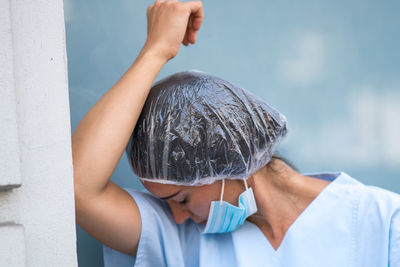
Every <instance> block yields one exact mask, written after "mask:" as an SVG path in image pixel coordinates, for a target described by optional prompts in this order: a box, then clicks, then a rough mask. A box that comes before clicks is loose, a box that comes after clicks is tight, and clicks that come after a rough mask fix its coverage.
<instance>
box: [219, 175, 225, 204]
mask: <svg viewBox="0 0 400 267" xmlns="http://www.w3.org/2000/svg"><path fill="white" fill-rule="evenodd" d="M224 189H225V179H222V190H221V199H220V202H219V204H220V205H222V198H223V196H224Z"/></svg>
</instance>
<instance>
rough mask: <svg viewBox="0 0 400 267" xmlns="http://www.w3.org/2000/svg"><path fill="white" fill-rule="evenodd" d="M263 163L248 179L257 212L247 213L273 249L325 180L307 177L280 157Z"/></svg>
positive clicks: (320, 188) (323, 186) (322, 186)
mask: <svg viewBox="0 0 400 267" xmlns="http://www.w3.org/2000/svg"><path fill="white" fill-rule="evenodd" d="M272 164H273V166H272V167H271V168H268V167H264V168H262V169H260V170H259V171H257V172H256V173H255V174H254V175H253V176H252V177H251V178H250V179H249V186H251V187H252V188H253V191H254V196H255V199H256V203H257V208H258V212H257V213H256V214H254V215H252V216H250V217H249V221H250V222H252V223H254V224H256V225H257V226H258V227H259V228H260V230H261V231H262V232H263V233H264V235H265V236H266V237H267V238H268V240H269V241H270V243H271V245H272V246H273V247H274V248H275V249H277V248H278V247H279V245H280V243H281V242H282V240H283V238H284V236H285V234H286V232H287V230H288V228H289V227H290V226H291V225H292V223H293V222H294V221H295V220H296V219H297V218H298V217H299V215H300V214H301V213H302V212H303V211H304V210H305V208H306V207H307V206H308V205H309V204H310V203H311V202H312V201H313V199H314V198H315V197H317V195H318V194H319V193H320V192H321V191H322V190H323V189H324V188H325V186H326V185H327V184H328V182H326V181H323V180H320V179H316V178H312V177H307V176H304V175H301V174H300V173H298V172H296V171H294V170H293V169H291V168H290V167H289V166H287V165H286V164H285V163H283V162H282V161H280V160H275V161H274V162H273V163H272Z"/></svg>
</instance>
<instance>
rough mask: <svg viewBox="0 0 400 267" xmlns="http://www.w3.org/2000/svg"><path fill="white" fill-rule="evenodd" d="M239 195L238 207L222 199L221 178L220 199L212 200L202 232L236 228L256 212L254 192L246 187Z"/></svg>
mask: <svg viewBox="0 0 400 267" xmlns="http://www.w3.org/2000/svg"><path fill="white" fill-rule="evenodd" d="M244 184H245V187H246V190H245V191H244V192H243V193H241V194H240V196H239V207H236V206H234V205H232V204H230V203H228V202H226V201H223V200H222V198H223V195H224V187H225V180H222V190H221V199H220V200H219V201H212V202H211V207H210V213H209V215H208V220H207V224H206V226H205V228H204V230H203V234H213V233H226V232H231V231H234V230H236V229H237V228H238V227H239V226H241V225H242V224H243V223H244V221H245V220H246V219H247V217H249V216H250V215H252V214H254V213H256V212H257V205H256V201H255V199H254V193H253V190H252V189H251V188H248V187H247V183H246V180H245V179H244Z"/></svg>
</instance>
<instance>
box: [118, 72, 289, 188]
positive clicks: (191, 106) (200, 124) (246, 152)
mask: <svg viewBox="0 0 400 267" xmlns="http://www.w3.org/2000/svg"><path fill="white" fill-rule="evenodd" d="M286 133H287V126H286V118H285V117H284V116H283V115H282V114H280V113H279V112H278V111H277V110H276V109H274V108H272V107H271V106H269V105H268V104H267V103H265V102H264V101H262V100H261V99H259V98H257V97H256V96H254V95H253V94H251V93H250V92H248V91H246V90H244V89H241V88H239V87H237V86H235V85H233V84H232V83H230V82H228V81H225V80H223V79H220V78H218V77H215V76H212V75H209V74H207V73H204V72H200V71H197V70H190V71H185V72H179V73H176V74H173V75H171V76H168V77H167V78H165V79H162V80H161V81H159V82H157V83H156V84H155V85H154V86H153V87H152V88H151V90H150V92H149V95H148V97H147V100H146V102H145V104H144V107H143V110H142V112H141V114H140V117H139V119H138V121H137V124H136V127H135V129H134V131H133V133H132V136H131V138H130V140H129V143H128V145H127V147H126V153H127V156H128V160H129V163H130V165H131V167H132V170H133V172H134V173H135V174H136V175H137V176H138V177H139V179H141V180H142V181H150V182H157V183H163V184H176V185H204V184H211V183H213V182H215V181H217V180H221V179H243V178H248V177H250V176H251V174H253V173H254V172H256V171H257V170H258V169H260V168H261V167H263V166H265V165H266V164H267V163H268V162H269V161H270V159H271V157H272V154H273V152H274V151H275V148H276V146H277V144H278V143H279V141H280V140H281V139H282V138H283V137H284V136H286Z"/></svg>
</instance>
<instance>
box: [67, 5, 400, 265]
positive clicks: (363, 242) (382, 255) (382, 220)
mask: <svg viewBox="0 0 400 267" xmlns="http://www.w3.org/2000/svg"><path fill="white" fill-rule="evenodd" d="M147 14H148V36H147V40H146V43H145V45H144V47H143V48H142V50H141V52H140V53H139V55H138V57H137V58H136V60H135V62H134V63H133V65H132V66H131V67H130V68H129V69H128V70H127V72H126V73H125V74H124V75H123V77H122V78H121V79H120V80H119V81H118V82H117V83H116V84H115V85H114V86H113V87H112V88H111V89H110V90H109V91H108V92H107V93H106V94H105V95H104V96H103V97H102V98H101V99H100V100H99V101H98V102H97V103H96V104H95V105H94V106H93V107H92V109H91V110H90V111H89V112H88V113H87V114H86V115H85V117H84V118H83V119H82V121H81V122H80V124H79V125H78V127H77V129H76V131H75V133H74V134H73V137H72V150H73V162H74V180H75V201H76V218H77V223H78V224H79V225H80V226H81V227H82V228H83V229H85V230H86V231H87V232H88V233H89V234H91V235H92V236H94V237H95V238H96V239H98V240H99V241H100V242H102V243H103V244H105V245H106V246H107V247H106V248H105V264H106V266H123V262H124V263H126V264H127V266H129V264H130V265H135V266H307V267H309V266H363V267H365V266H400V249H399V247H400V197H399V196H398V195H397V194H394V193H391V192H388V191H385V190H382V189H378V188H374V187H369V186H365V185H363V184H361V183H359V182H357V181H356V180H354V179H353V178H351V177H349V176H348V175H346V174H345V173H342V172H338V173H321V174H315V175H303V174H300V173H298V172H297V171H296V170H295V169H293V168H292V167H290V166H289V165H288V164H286V163H285V162H284V161H283V160H281V159H280V158H278V157H275V156H272V158H271V155H272V153H273V151H274V147H275V145H276V144H277V143H278V141H279V139H280V138H281V137H283V136H284V135H285V133H286V123H285V119H284V117H282V116H280V114H279V113H278V112H276V111H275V110H273V109H272V108H270V107H268V106H264V104H263V103H261V102H258V100H252V99H253V98H252V96H251V95H250V94H246V93H243V92H244V91H238V92H239V94H241V93H243V94H245V95H244V96H243V97H242V98H239V102H241V103H242V100H243V99H245V98H246V99H250V100H249V102H248V103H249V104H246V103H244V104H243V103H242V104H243V105H244V106H246V109H249V110H252V109H253V108H255V109H257V110H258V108H260V109H261V110H262V112H261V113H257V114H261V115H260V116H261V117H262V119H261V121H262V122H265V121H266V122H267V125H264V127H260V125H261V124H260V123H255V122H254V121H252V120H251V121H250V120H247V123H250V124H251V123H253V124H254V125H256V124H257V125H258V126H257V129H265V130H266V131H267V132H268V134H267V135H266V136H267V138H266V139H265V140H267V141H265V142H262V140H261V139H260V138H262V135H259V134H257V135H256V136H257V138H255V139H257V142H256V141H255V139H254V138H253V140H250V141H249V142H252V143H253V142H254V143H257V144H258V145H257V146H256V148H260V147H262V148H263V150H262V151H261V150H260V151H261V152H262V154H261V156H259V153H256V152H257V151H258V150H257V149H255V148H254V147H253V149H249V151H250V152H248V153H247V154H246V155H247V157H242V155H243V150H242V148H241V145H242V144H243V143H246V142H247V141H248V140H247V141H246V139H240V138H239V139H238V138H230V140H236V141H235V142H237V143H234V144H238V145H237V146H236V145H235V147H238V149H236V148H235V149H236V150H234V151H236V152H238V151H239V152H240V153H239V154H240V157H232V155H231V154H226V153H225V154H226V155H225V159H227V160H225V162H224V164H225V165H230V168H229V169H228V171H227V172H226V171H225V170H226V169H225V168H222V171H221V172H220V173H218V175H215V176H212V175H209V176H207V177H205V176H204V175H199V172H201V171H203V170H209V169H212V170H214V169H215V168H206V166H205V164H202V163H201V162H202V161H201V160H203V158H202V156H201V155H200V156H199V155H197V154H196V157H195V158H194V159H193V158H191V159H192V160H193V162H194V163H195V164H197V163H199V162H200V163H199V164H198V168H197V169H189V170H185V168H184V166H186V165H184V164H183V165H179V164H178V165H179V166H178V165H177V166H176V167H177V168H173V166H172V167H171V165H166V164H164V165H163V164H160V161H161V160H160V159H159V158H157V157H159V156H160V153H158V152H157V153H156V152H155V151H154V150H152V149H153V148H147V149H146V148H145V149H144V148H143V147H141V146H140V145H139V144H138V143H139V142H135V140H136V141H137V140H139V139H135V137H138V136H140V134H138V133H142V134H143V139H144V138H146V133H148V131H147V130H146V127H145V126H143V125H146V123H143V122H145V121H146V119H145V118H142V119H141V118H140V114H141V113H142V115H143V114H144V113H146V112H147V114H150V115H149V116H150V117H151V112H150V110H151V106H153V107H157V105H148V106H146V105H145V102H146V99H147V101H150V102H146V103H151V97H149V98H148V96H149V92H150V88H151V85H152V83H153V81H154V80H155V78H156V76H157V74H158V73H159V71H160V69H161V68H162V67H163V65H164V64H165V63H166V62H167V61H168V60H170V59H172V58H173V57H175V56H176V55H177V53H178V51H179V47H180V44H181V43H183V44H184V45H185V46H188V45H189V44H194V43H195V42H196V39H197V32H198V30H199V29H200V26H201V23H202V20H203V9H202V4H201V2H199V1H195V2H182V3H181V2H178V1H156V2H155V3H154V4H153V5H151V6H150V7H149V8H148V10H147ZM177 75H188V76H187V77H189V78H187V79H189V80H190V79H194V81H195V82H188V84H189V86H188V87H185V88H191V87H190V86H192V88H197V87H196V86H193V85H196V84H198V81H200V80H202V81H203V80H207V81H210V80H213V79H214V78H215V77H214V78H213V77H211V76H210V77H209V76H207V77H206V78H205V79H202V78H201V77H202V75H206V74H201V73H197V72H188V73H184V74H182V73H181V74H177ZM174 77H175V78H176V76H173V77H169V78H170V79H172V80H174V79H175V78H174ZM185 77H186V76H185ZM178 78H179V77H178ZM181 78H182V77H180V78H179V79H181ZM179 79H178V81H180V80H179ZM185 79H186V78H185ZM215 79H216V80H218V78H215ZM190 81H192V80H190ZM168 83H169V80H167V81H164V83H161V84H168ZM201 84H204V83H203V82H202V83H201ZM222 84H224V86H225V85H226V83H225V82H224V81H223V82H222ZM155 87H156V86H155ZM225 89H226V90H232V88H231V87H229V86H227V87H226V88H225ZM152 91H153V89H152ZM163 92H164V91H159V92H158V93H159V94H162V93H163ZM150 96H151V94H150ZM208 97H209V96H208ZM149 99H150V100H149ZM157 99H158V98H157ZM217 99H224V98H217ZM226 101H228V100H226ZM153 103H156V102H153ZM160 103H161V102H160ZM196 104H197V103H196ZM222 104H223V103H222ZM253 104H254V105H253ZM160 105H161V104H160ZM161 106H162V107H166V108H168V105H161ZM143 108H144V109H143ZM209 108H210V110H211V112H213V110H214V108H215V107H212V106H211V107H209ZM142 109H143V112H142ZM264 112H265V113H264ZM186 115H187V114H186ZM231 115H232V114H231ZM263 117H265V118H266V117H268V119H264V118H263ZM240 118H241V117H240ZM255 120H257V119H255ZM204 122H205V123H207V121H204ZM140 125H142V126H140ZM244 125H247V124H244ZM164 126H165V125H164ZM219 126H221V125H219V124H218V125H216V126H215V127H211V128H215V129H213V130H215V131H218V130H219V128H218V127H219ZM261 126H262V125H261ZM232 127H236V126H232ZM249 127H250V126H249ZM209 128H210V127H209ZM163 129H167V131H170V128H169V125H168V124H167V125H166V128H163ZM186 129H187V131H190V129H191V128H190V127H189V128H186ZM221 129H222V128H221ZM240 129H245V128H240ZM134 130H135V133H136V134H133V135H132V132H133V131H134ZM227 131H228V130H227ZM154 132H155V133H158V134H160V133H161V134H164V132H162V131H161V130H159V131H153V132H152V134H153V133H154ZM256 133H259V132H258V131H256ZM131 136H132V138H131V139H130V137H131ZM199 136H201V135H199ZM149 138H150V137H149ZM227 139H229V138H227ZM129 140H130V141H131V142H129ZM151 140H155V139H151ZM151 140H150V141H149V142H148V145H147V146H152V145H153V144H154V143H152V141H151ZM260 140H261V141H260ZM128 142H129V144H128ZM204 142H208V140H205V139H202V138H200V139H198V142H197V143H196V144H195V145H194V147H201V145H204ZM144 143H145V142H144ZM140 144H141V142H140ZM246 144H248V142H247V143H246ZM260 144H263V146H261V145H260ZM127 145H128V147H127ZM142 145H143V144H142ZM164 145H165V144H164ZM145 146H146V145H145ZM228 146H229V145H228ZM126 147H127V151H128V153H130V154H129V156H131V155H133V156H132V157H131V158H130V160H131V164H132V166H133V169H134V170H135V172H136V173H138V174H139V176H140V177H142V181H143V185H144V186H145V187H146V189H148V191H149V192H151V194H152V195H150V194H145V193H140V192H135V191H133V190H123V189H122V188H120V187H119V186H118V185H116V184H114V183H113V182H111V181H110V180H109V179H110V177H111V175H112V173H113V171H114V169H115V167H116V165H117V164H118V162H119V160H120V158H121V156H122V154H123V152H124V149H125V148H126ZM168 147H174V146H171V145H170V144H168ZM251 147H252V146H251ZM146 151H150V153H148V154H146V153H147V152H146ZM160 151H164V150H162V149H161V150H160ZM219 151H220V150H219V149H218V150H216V151H211V152H212V153H218V152H219ZM169 152H170V151H167V152H166V153H167V154H168V153H169ZM206 152H207V151H206ZM211 152H210V153H211ZM162 153H164V152H162ZM162 153H161V154H162ZM171 153H172V152H171ZM163 155H164V154H163ZM168 155H169V154H168ZM216 155H217V154H216ZM255 155H258V156H257V157H255ZM265 155H267V156H265ZM174 156H176V157H178V158H179V157H185V156H187V157H190V156H191V155H187V154H185V153H183V154H182V153H180V154H179V152H176V153H175V154H174ZM141 157H142V158H141ZM146 157H148V160H147V159H146ZM168 157H169V156H168ZM207 157H208V156H207ZM161 158H162V157H161ZM219 158H220V157H218V158H215V159H216V160H215V162H217V161H218V159H219ZM238 158H239V159H243V158H244V160H242V161H241V162H242V163H243V162H246V164H244V166H245V168H242V167H243V164H242V165H240V164H236V163H237V159H238ZM254 158H256V159H257V160H255V161H252V160H250V161H249V160H247V159H254ZM162 159H163V158H162ZM135 160H136V165H135ZM141 160H142V161H143V162H144V163H140V162H141ZM146 160H147V161H146ZM198 160H200V161H198ZM189 162H190V160H189ZM215 162H213V163H215ZM249 162H251V164H249ZM141 164H142V165H141ZM157 164H158V165H157ZM210 164H211V163H210ZM215 165H216V166H220V165H219V163H218V162H217V163H215ZM225 165H224V166H225ZM250 165H251V166H250ZM143 166H144V167H143ZM182 166H183V167H182ZM187 166H192V164H189V165H187ZM237 166H242V167H240V168H237ZM249 166H250V167H249ZM178 167H182V168H181V169H180V168H178ZM185 173H190V175H183V174H185ZM221 173H223V174H224V175H221ZM230 174H232V175H231V176H229V175H230ZM201 178H207V179H205V180H202V179H201ZM111 248H112V249H111ZM117 251H119V252H117Z"/></svg>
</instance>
